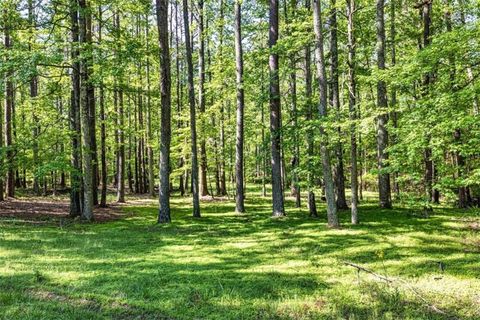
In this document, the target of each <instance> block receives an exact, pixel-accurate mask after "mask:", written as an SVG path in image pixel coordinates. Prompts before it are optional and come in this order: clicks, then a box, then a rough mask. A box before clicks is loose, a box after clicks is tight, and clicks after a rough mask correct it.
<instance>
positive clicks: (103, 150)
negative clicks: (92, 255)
mask: <svg viewBox="0 0 480 320" xmlns="http://www.w3.org/2000/svg"><path fill="white" fill-rule="evenodd" d="M102 28H103V21H102V6H101V5H99V6H98V42H99V43H100V44H101V43H102V31H103V29H102ZM99 90H100V121H101V125H100V158H101V167H102V190H101V196H100V207H101V208H106V207H107V180H108V171H107V143H106V140H107V129H106V121H107V117H106V115H105V92H104V88H103V81H102V80H101V82H100V88H99Z"/></svg>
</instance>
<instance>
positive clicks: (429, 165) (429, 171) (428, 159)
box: [420, 1, 435, 202]
mask: <svg viewBox="0 0 480 320" xmlns="http://www.w3.org/2000/svg"><path fill="white" fill-rule="evenodd" d="M420 10H421V11H420V12H421V18H422V21H423V37H422V41H423V49H425V48H426V47H427V46H429V45H430V27H431V17H430V15H431V11H432V2H431V1H425V2H424V3H423V4H422V5H421V7H420ZM431 76H432V75H431V74H430V73H427V74H426V75H425V76H424V79H423V94H424V95H427V94H428V90H429V86H430V82H431ZM425 140H426V145H427V147H426V148H425V149H424V151H423V160H424V166H425V171H424V182H425V193H426V196H427V201H429V202H430V201H434V191H433V178H434V170H435V169H434V165H433V159H432V149H431V147H430V140H431V137H430V135H427V136H426V137H425Z"/></svg>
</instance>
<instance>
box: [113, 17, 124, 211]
mask: <svg viewBox="0 0 480 320" xmlns="http://www.w3.org/2000/svg"><path fill="white" fill-rule="evenodd" d="M115 19H116V23H115V24H116V25H115V28H116V32H117V36H118V37H119V36H120V13H119V12H117V13H116V15H115ZM122 84H123V81H122V79H121V78H120V86H119V88H117V99H118V114H117V137H118V150H117V202H119V203H124V202H125V131H124V130H125V128H124V126H125V118H124V109H123V108H124V105H123V87H122Z"/></svg>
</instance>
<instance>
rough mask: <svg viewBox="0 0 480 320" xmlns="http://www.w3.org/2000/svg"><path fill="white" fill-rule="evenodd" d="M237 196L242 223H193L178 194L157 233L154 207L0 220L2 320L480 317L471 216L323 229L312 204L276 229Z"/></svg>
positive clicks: (224, 213) (253, 197)
mask: <svg viewBox="0 0 480 320" xmlns="http://www.w3.org/2000/svg"><path fill="white" fill-rule="evenodd" d="M248 195H249V197H248V198H247V200H246V207H247V210H248V212H247V213H246V214H244V215H241V216H240V215H237V214H235V213H234V203H233V201H209V202H202V215H203V217H202V218H200V219H194V218H192V217H191V205H190V199H189V198H180V197H178V196H176V197H174V198H173V199H172V201H171V203H172V213H173V214H172V215H173V216H172V218H173V221H172V223H171V224H169V225H156V219H157V202H156V201H155V200H154V199H152V200H146V199H144V200H139V199H137V200H136V201H134V202H133V203H132V204H130V205H127V206H126V207H124V209H123V210H125V212H126V213H127V216H126V217H125V218H124V219H121V220H118V221H112V222H107V223H94V224H81V223H72V224H68V225H63V226H59V225H58V224H51V225H48V224H47V225H35V224H30V223H25V222H22V221H20V220H19V221H15V220H13V221H12V219H9V220H8V221H7V220H0V318H3V319H105V318H106V319H450V318H458V319H472V320H473V319H480V234H479V231H478V229H476V228H475V227H472V225H471V223H472V222H473V223H476V222H475V221H478V220H479V219H480V214H479V211H478V210H473V209H472V210H469V211H460V210H458V209H453V208H445V207H438V208H435V210H434V213H433V214H432V215H431V216H430V217H429V218H422V217H421V216H422V215H421V214H420V213H419V211H418V210H417V209H415V208H411V207H402V206H401V205H399V204H397V205H396V207H395V209H393V210H380V209H378V208H377V207H376V204H375V202H373V201H370V202H368V201H367V202H363V203H362V205H361V207H360V219H361V224H360V225H358V226H352V225H351V224H350V223H349V220H350V218H349V212H348V211H345V212H341V213H340V216H341V221H342V228H341V229H338V230H331V229H328V228H327V227H326V221H325V220H326V219H325V212H324V210H325V209H324V206H322V205H320V206H319V209H320V213H321V214H322V217H321V218H319V219H312V218H309V217H308V213H307V210H306V209H305V208H303V209H295V208H294V206H293V202H292V201H288V202H287V212H288V216H287V217H285V218H280V219H279V218H275V219H273V218H271V217H270V211H271V206H270V203H271V199H270V198H263V197H261V196H259V195H258V194H255V193H250V194H248ZM343 261H351V262H354V263H357V264H359V265H362V266H364V267H367V268H369V269H371V270H374V271H375V272H377V273H380V274H384V275H388V276H390V277H395V278H400V279H402V282H395V283H394V284H391V285H389V284H386V283H384V282H382V281H380V280H378V279H375V277H372V276H370V275H368V274H366V273H364V272H360V273H357V271H356V269H354V268H352V267H349V266H346V265H344V264H343ZM440 262H441V263H442V264H443V265H444V266H445V268H444V270H443V271H442V270H441V268H440V267H439V265H440ZM403 281H406V283H404V282H403ZM412 289H413V290H412ZM414 291H416V292H417V293H414ZM418 294H420V296H421V297H422V298H423V299H424V300H423V299H422V298H420V297H419V295H418ZM432 306H436V307H437V308H439V309H441V310H443V311H445V312H446V314H441V313H438V312H437V311H435V310H433V309H432Z"/></svg>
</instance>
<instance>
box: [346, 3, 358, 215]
mask: <svg viewBox="0 0 480 320" xmlns="http://www.w3.org/2000/svg"><path fill="white" fill-rule="evenodd" d="M355 10H356V8H355V0H347V20H348V23H347V38H348V108H349V113H350V121H351V124H350V161H351V167H350V190H351V197H352V201H351V202H352V203H351V211H352V224H358V209H357V206H358V170H357V130H356V123H355V121H356V120H357V97H356V93H357V83H356V79H355V66H356V61H355V45H356V43H355V23H354V14H355Z"/></svg>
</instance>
